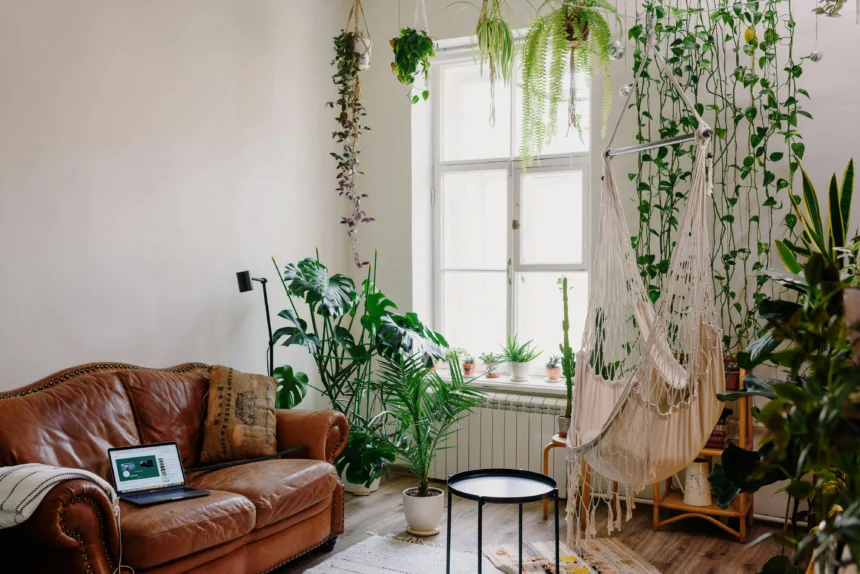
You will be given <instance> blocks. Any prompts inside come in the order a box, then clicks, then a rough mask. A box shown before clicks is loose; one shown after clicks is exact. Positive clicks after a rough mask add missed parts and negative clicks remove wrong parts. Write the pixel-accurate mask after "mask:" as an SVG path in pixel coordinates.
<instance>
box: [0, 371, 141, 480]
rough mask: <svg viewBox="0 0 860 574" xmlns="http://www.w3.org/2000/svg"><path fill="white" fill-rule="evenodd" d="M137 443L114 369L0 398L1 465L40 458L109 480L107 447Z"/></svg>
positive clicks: (130, 417) (131, 418)
mask: <svg viewBox="0 0 860 574" xmlns="http://www.w3.org/2000/svg"><path fill="white" fill-rule="evenodd" d="M136 444H140V438H139V436H138V433H137V428H136V427H135V424H134V415H133V413H132V411H131V404H130V403H129V401H128V396H127V395H126V392H125V389H124V388H123V386H122V383H121V382H120V381H119V379H118V378H117V376H116V374H114V373H93V374H90V375H82V376H78V377H75V378H74V379H70V380H68V381H64V382H63V383H62V384H58V385H55V386H52V387H49V388H46V389H42V390H39V391H36V392H33V393H32V394H28V395H25V396H23V397H14V398H9V399H3V400H0V466H12V465H16V464H25V463H28V462H40V463H43V464H50V465H54V466H61V467H71V468H82V469H84V470H88V471H90V472H93V473H95V474H97V475H99V476H101V477H102V478H104V479H106V480H110V464H109V462H108V449H109V448H111V447H120V446H130V445H136Z"/></svg>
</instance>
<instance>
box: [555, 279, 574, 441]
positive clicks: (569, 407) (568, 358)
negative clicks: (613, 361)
mask: <svg viewBox="0 0 860 574" xmlns="http://www.w3.org/2000/svg"><path fill="white" fill-rule="evenodd" d="M558 284H559V287H560V289H561V301H562V307H563V308H564V319H563V320H562V322H561V329H562V331H563V332H564V338H563V339H562V340H563V342H562V344H561V345H559V349H560V350H561V370H562V373H563V374H564V386H565V390H566V391H567V401H566V404H565V407H564V416H559V417H556V431H557V432H558V435H559V436H560V437H562V438H567V431H568V429H570V421H571V418H572V417H573V377H574V375H575V374H576V359H575V358H574V355H573V349H571V348H570V335H569V331H570V316H569V314H568V296H567V293H568V289H569V287H568V283H567V277H561V278H559V280H558Z"/></svg>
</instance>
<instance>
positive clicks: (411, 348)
mask: <svg viewBox="0 0 860 574" xmlns="http://www.w3.org/2000/svg"><path fill="white" fill-rule="evenodd" d="M273 262H274V259H273ZM275 268H276V269H277V270H278V275H279V277H280V279H281V284H282V285H283V287H284V291H285V292H286V294H287V298H288V300H289V302H290V308H289V309H286V310H284V311H281V312H280V313H279V314H278V315H279V317H281V318H283V319H285V320H286V321H287V323H288V324H287V326H285V327H281V328H279V329H277V330H276V331H275V333H274V335H273V340H275V341H276V342H279V343H280V344H282V345H284V346H299V347H304V348H305V349H307V351H308V352H309V353H310V354H311V356H312V357H313V360H314V363H315V364H316V367H317V370H318V372H319V376H320V385H321V386H320V387H312V388H314V389H315V390H317V391H318V392H320V393H321V394H322V395H323V396H324V397H325V398H326V399H328V401H329V402H330V403H331V405H332V408H333V409H334V410H337V411H340V412H342V413H343V414H344V415H346V418H347V421H348V422H349V426H350V433H349V438H348V439H347V445H346V448H345V450H344V452H343V453H342V454H341V455H340V457H339V459H338V460H337V461H335V462H336V464H337V465H339V468H341V470H343V468H344V467H345V466H346V465H347V464H349V468H348V469H347V474H346V475H347V479H348V480H350V482H356V483H364V484H365V485H367V486H369V485H370V484H371V483H372V482H373V481H374V480H375V479H377V478H379V476H380V475H381V474H382V473H383V472H387V468H388V465H389V464H390V463H391V462H393V454H392V452H393V451H392V450H391V449H390V445H389V443H388V442H387V441H386V440H383V437H382V434H384V433H385V432H386V429H387V423H388V421H387V419H386V418H385V417H384V416H379V415H378V413H380V412H384V411H385V408H384V405H385V402H386V395H385V393H384V392H383V391H382V390H381V389H380V387H379V386H378V385H377V384H375V383H374V382H373V372H372V370H373V365H374V360H375V358H376V357H378V356H381V357H389V358H394V359H397V358H399V357H404V356H405V357H416V358H417V360H419V361H421V362H422V363H423V364H425V365H428V366H430V367H432V366H433V364H434V362H435V361H437V360H439V359H441V358H443V357H444V356H445V352H446V349H447V347H448V343H447V341H446V340H445V338H444V337H443V336H442V335H440V334H439V333H436V332H435V331H432V330H431V329H429V328H427V327H426V326H425V325H424V324H423V323H422V322H421V320H420V319H419V318H418V316H417V315H416V314H415V313H401V312H400V311H399V310H398V309H397V305H395V304H394V302H393V301H391V300H390V299H389V298H388V297H386V295H385V294H384V293H383V292H382V291H380V290H379V289H378V288H377V287H376V275H375V269H374V266H373V265H370V266H369V267H368V271H367V276H366V278H365V280H364V282H363V283H362V286H361V290H358V289H357V288H356V286H355V282H354V281H353V280H352V279H350V278H349V277H346V276H344V275H341V274H338V273H334V274H331V273H329V270H328V268H327V267H326V266H325V265H323V264H322V262H321V261H320V260H319V252H317V255H316V257H315V258H313V257H308V258H306V259H303V260H302V261H300V262H298V263H294V264H293V263H291V264H289V265H287V266H286V267H285V268H284V269H283V272H281V270H280V269H279V268H278V266H277V263H276V262H275ZM301 304H304V306H305V308H306V309H305V312H304V313H303V314H302V313H299V305H301ZM303 315H304V317H303ZM282 378H283V379H284V380H286V377H282Z"/></svg>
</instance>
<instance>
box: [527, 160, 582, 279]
mask: <svg viewBox="0 0 860 574" xmlns="http://www.w3.org/2000/svg"><path fill="white" fill-rule="evenodd" d="M584 179H585V177H584V174H583V172H582V171H580V170H577V171H560V172H546V171H531V172H527V173H526V174H525V175H523V176H522V193H521V196H522V197H521V198H520V230H519V235H520V261H521V262H522V263H524V264H539V263H582V251H583V249H582V248H583V246H582V238H583V235H584V233H583V209H584V203H583V197H582V192H583V186H584V183H585V181H584Z"/></svg>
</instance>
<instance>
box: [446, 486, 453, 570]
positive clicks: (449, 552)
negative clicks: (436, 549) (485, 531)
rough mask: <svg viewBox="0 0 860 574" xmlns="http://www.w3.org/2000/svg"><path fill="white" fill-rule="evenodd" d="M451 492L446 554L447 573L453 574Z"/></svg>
mask: <svg viewBox="0 0 860 574" xmlns="http://www.w3.org/2000/svg"><path fill="white" fill-rule="evenodd" d="M452 500H453V497H452V496H451V491H450V490H449V491H448V552H446V553H445V573H446V574H448V573H450V572H451V501H452Z"/></svg>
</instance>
